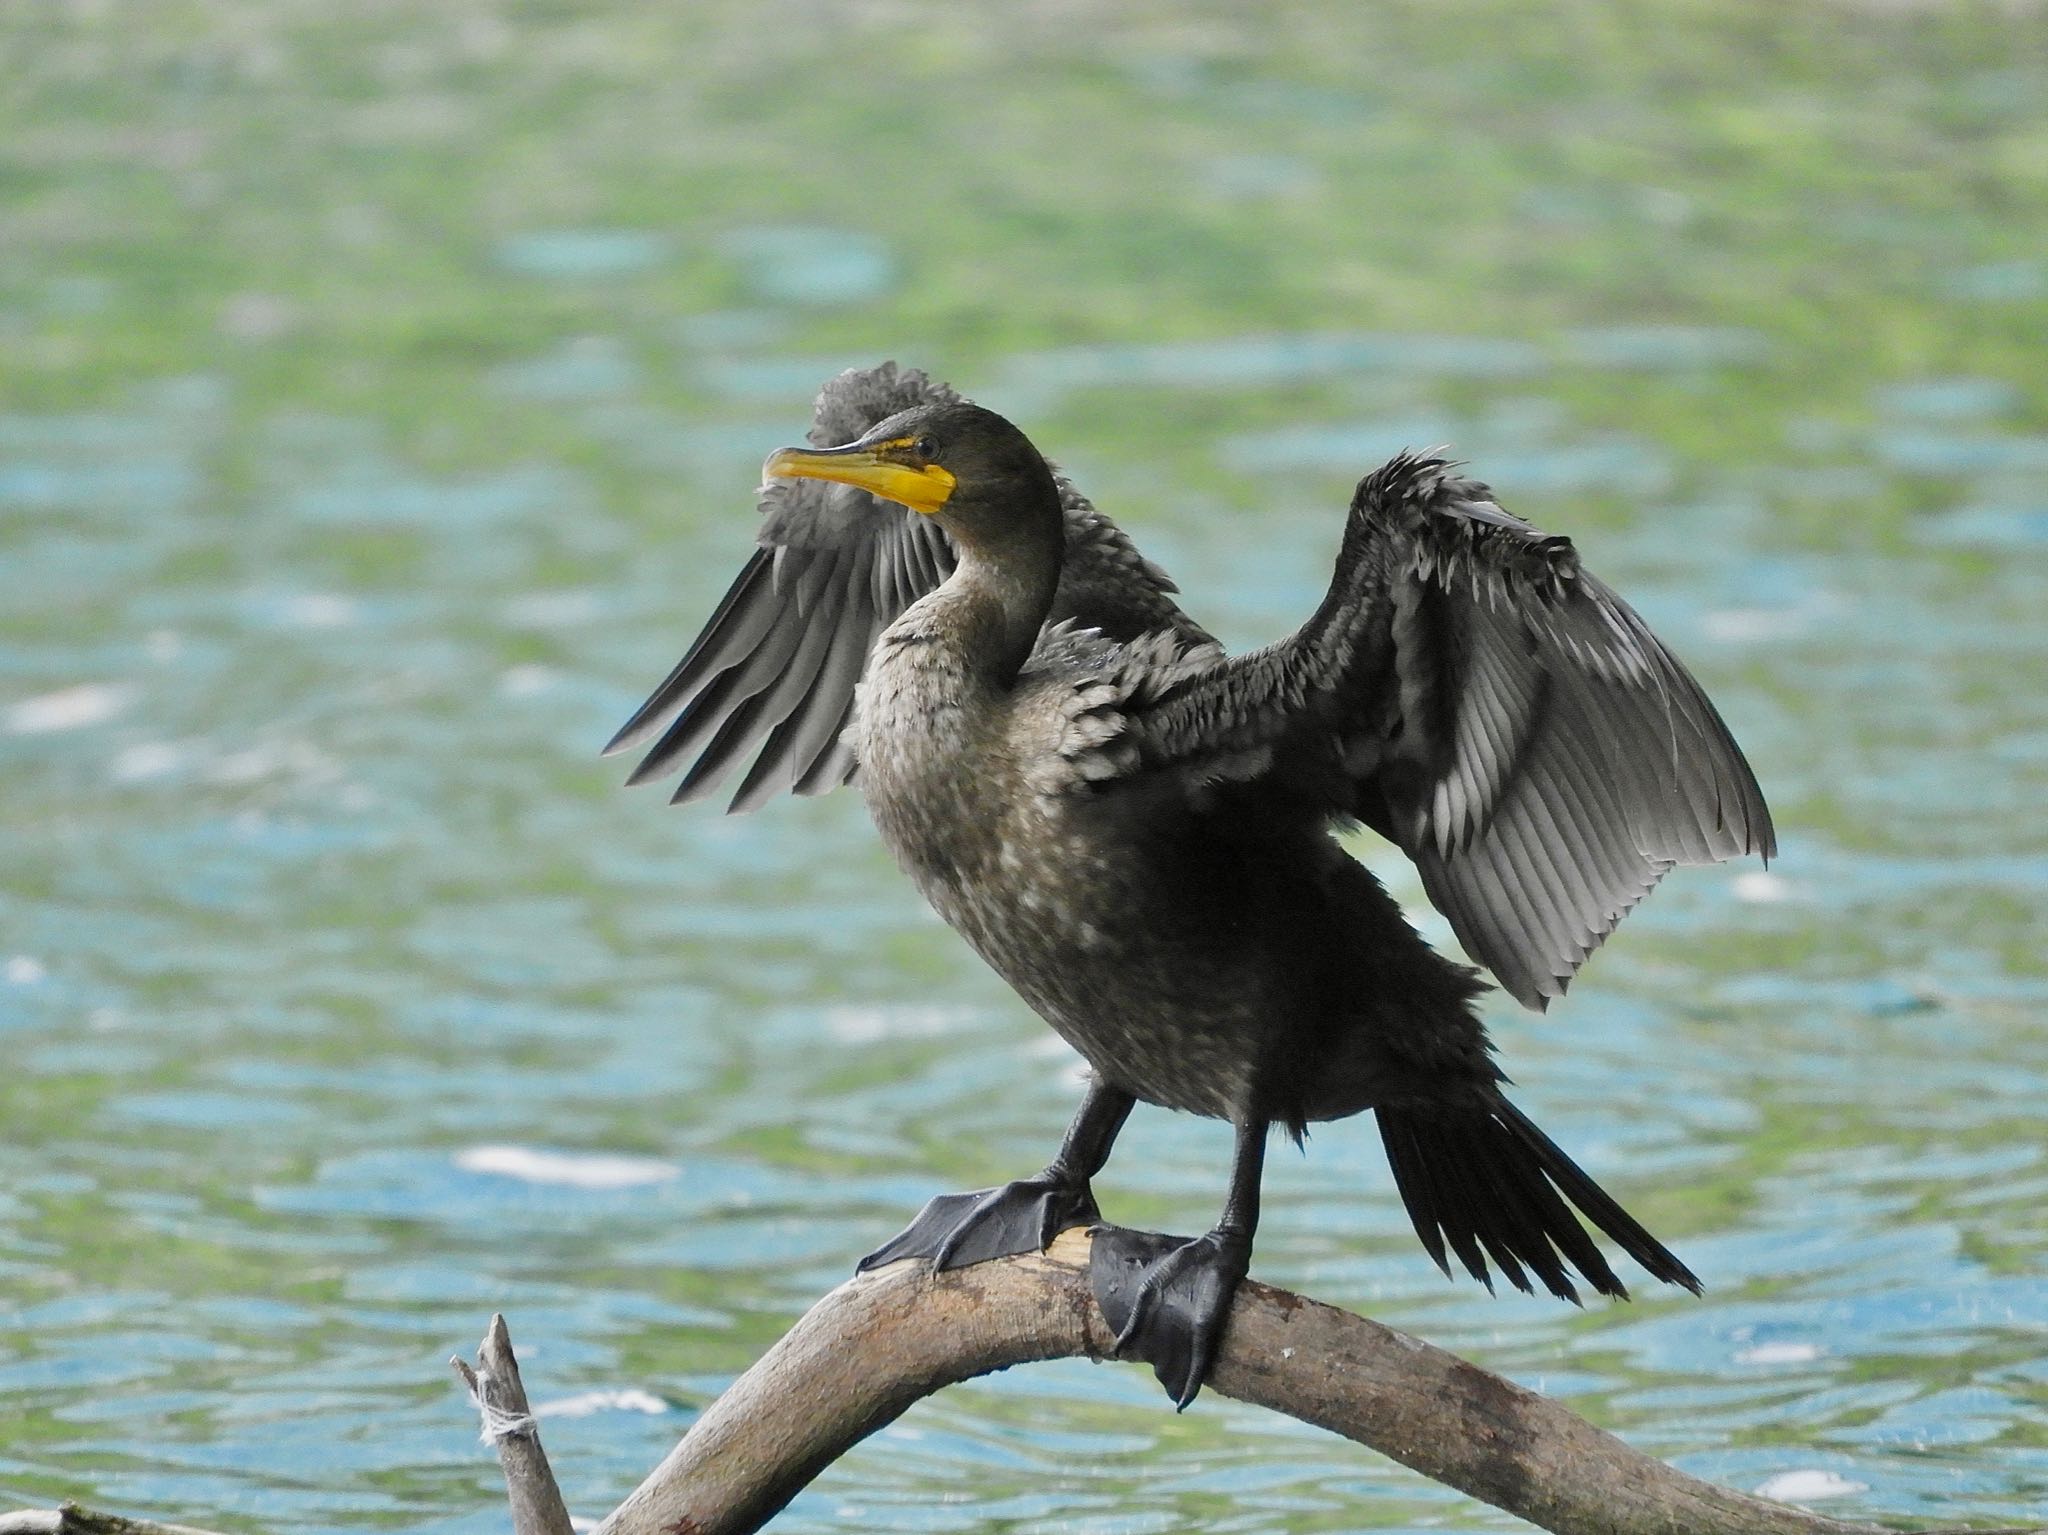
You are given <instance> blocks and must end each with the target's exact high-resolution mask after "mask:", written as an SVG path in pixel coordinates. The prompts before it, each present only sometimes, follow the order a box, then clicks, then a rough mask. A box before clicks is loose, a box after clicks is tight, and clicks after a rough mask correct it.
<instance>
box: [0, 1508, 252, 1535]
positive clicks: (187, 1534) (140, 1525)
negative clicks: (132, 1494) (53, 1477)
mask: <svg viewBox="0 0 2048 1535" xmlns="http://www.w3.org/2000/svg"><path fill="white" fill-rule="evenodd" d="M0 1535H214V1532H213V1531H212V1530H200V1529H194V1528H193V1527H192V1526H191V1525H189V1524H159V1523H158V1522H157V1521H156V1520H154V1519H124V1518H123V1517H122V1516H121V1515H119V1514H102V1513H99V1512H97V1511H96V1510H93V1509H90V1508H80V1507H79V1506H78V1505H77V1504H76V1503H66V1504H65V1505H64V1506H63V1507H62V1508H25V1509H21V1510H20V1511H18V1512H16V1513H11V1514H0Z"/></svg>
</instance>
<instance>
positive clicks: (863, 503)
mask: <svg viewBox="0 0 2048 1535" xmlns="http://www.w3.org/2000/svg"><path fill="white" fill-rule="evenodd" d="M958 398H959V396H958V395H957V394H956V393H954V391H953V390H951V389H950V388H948V387H947V386H946V385H944V384H940V383H934V382H933V381H932V380H930V379H929V378H927V377H926V376H925V375H924V374H923V373H921V372H918V371H916V370H914V369H907V368H906V369H898V368H897V367H896V366H895V364H893V363H883V364H882V365H881V366H880V367H877V368H870V369H853V370H850V371H848V372H846V373H843V374H841V375H839V376H838V377H837V378H834V379H832V380H830V381H829V382H827V383H826V385H825V387H824V389H823V390H822V391H820V393H819V395H818V404H817V415H816V420H815V423H814V424H813V426H812V428H811V433H810V437H811V441H812V442H813V443H815V444H816V445H818V446H820V447H829V446H832V445H834V444H836V443H842V442H850V441H852V440H853V439H854V438H856V437H858V436H860V434H861V433H863V432H865V431H866V430H867V429H868V428H869V427H870V426H873V425H874V424H875V423H876V422H877V421H880V420H882V419H883V418H884V417H887V416H891V415H894V414H895V413H896V412H897V411H900V410H907V409H909V408H910V407H911V406H913V405H919V404H923V403H927V402H930V401H935V400H955V399H958ZM1055 478H1057V479H1058V480H1059V485H1060V492H1061V497H1062V501H1063V503H1064V505H1065V507H1066V518H1067V552H1066V560H1065V563H1064V565H1063V566H1062V568H1061V573H1060V586H1059V591H1058V594H1057V596H1056V597H1055V600H1054V607H1053V613H1052V615H1051V618H1050V619H1049V622H1052V623H1057V622H1059V621H1061V620H1074V621H1076V622H1079V623H1081V624H1083V625H1085V626H1088V627H1092V628H1097V629H1100V630H1102V631H1103V632H1104V633H1105V634H1108V635H1111V636H1113V637H1115V638H1120V639H1134V638H1136V637H1137V636H1138V635H1140V634H1143V633H1147V632H1151V631H1158V630H1166V631H1171V632H1174V633H1178V634H1184V635H1186V636H1187V637H1188V639H1189V640H1190V642H1198V641H1204V640H1207V638H1208V636H1207V635H1206V634H1205V633H1203V631H1202V630H1201V629H1200V628H1199V627H1198V626H1196V625H1195V624H1194V623H1193V621H1192V620H1190V619H1189V618H1187V616H1186V615H1185V614H1183V613H1182V612H1181V611H1180V608H1179V607H1178V605H1176V604H1175V602H1174V601H1173V598H1172V596H1171V593H1172V592H1173V591H1174V590H1175V588H1174V585H1173V583H1172V582H1171V581H1170V580H1168V579H1167V577H1166V574H1165V572H1163V571H1162V570H1160V569H1159V568H1158V567H1157V566H1156V565H1153V564H1152V563H1151V562H1150V561H1148V560H1146V559H1145V558H1144V557H1143V556H1141V555H1140V554H1139V553H1138V552H1137V550H1136V548H1135V547H1133V546H1132V544H1131V541H1130V540H1129V538H1127V537H1126V536H1125V535H1124V533H1123V532H1122V530H1121V529H1119V528H1118V527H1117V526H1116V525H1115V524H1114V523H1113V522H1111V521H1110V520H1109V519H1108V518H1107V517H1105V516H1103V515H1102V514H1101V513H1100V512H1098V511H1096V510H1095V508H1094V507H1093V506H1092V505H1090V504H1089V502H1088V500H1087V498H1086V497H1084V496H1082V495H1081V494H1080V492H1079V491H1077V490H1075V489H1074V488H1073V486H1072V485H1071V484H1069V483H1068V482H1067V480H1066V479H1065V478H1064V477H1063V476H1058V475H1056V476H1055ZM761 512H762V519H761V526H760V531H759V533H758V535H757V538H756V544H757V547H756V549H755V550H754V553H753V555H752V557H751V558H750V559H748V561H747V563H746V565H745V566H744V567H743V568H742V569H741V571H740V573H739V576H738V577H737V578H736V579H735V580H734V582H733V584H732V586H731V588H730V589H729V590H728V591H727V592H726V594H725V597H724V600H723V601H721V602H720V603H719V605H718V607H717V609H716V611H714V612H713V613H712V615H711V618H710V620H709V621H708V622H707V623H706V624H705V626H704V630H703V632H702V633H701V634H699V635H698V636H697V638H696V640H695V642H694V643H693V644H692V645H691V646H690V648H689V650H688V652H687V653H686V654H685V655H684V656H683V659H682V660H681V661H679V662H678V663H677V664H676V667H675V669H674V670H673V671H671V672H670V673H669V674H668V677H667V678H666V679H665V680H664V681H663V682H662V684H661V686H659V687H658V688H656V689H655V690H654V692H653V693H652V694H651V695H650V696H649V697H648V699H647V702H645V703H644V704H642V705H641V706H640V708H639V709H638V710H636V711H635V712H634V714H633V717H632V718H631V719H629V720H628V721H626V723H625V725H624V726H623V727H622V728H621V729H620V731H619V733H618V734H617V735H616V736H614V737H613V738H612V740H611V742H610V744H609V745H607V746H606V747H605V752H606V754H607V755H610V754H611V753H614V752H622V751H629V750H631V749H633V748H634V747H637V746H640V745H642V744H644V743H646V742H647V741H649V740H653V741H654V744H653V746H652V747H651V748H650V749H649V750H648V752H647V755H646V756H645V757H644V758H642V759H641V761H640V764H639V765H638V766H637V767H636V768H634V770H633V773H632V776H631V777H630V778H628V779H627V782H628V783H636V784H637V783H645V782H647V781H648V780H649V779H654V778H660V777H663V776H665V775H667V774H669V773H671V772H673V771H675V770H676V768H677V767H678V766H681V765H683V764H688V766H687V768H686V770H685V771H684V773H683V777H682V781H681V783H680V784H679V785H678V787H677V789H676V791H675V795H674V801H673V802H674V803H683V802H686V801H690V800H697V799H702V798H704V797H706V796H707V795H710V794H712V793H714V792H715V791H716V790H717V789H718V787H719V786H720V785H721V784H722V783H723V782H725V780H726V779H728V778H729V777H731V775H732V774H733V772H734V771H735V770H736V769H737V768H738V767H739V766H740V764H741V763H742V762H745V761H746V760H747V758H748V757H749V756H751V757H752V759H753V760H752V763H751V764H750V765H749V766H748V767H747V770H746V772H745V774H744V775H743V776H742V778H741V779H740V783H739V787H738V789H737V791H736V792H735V793H734V796H733V800H732V803H731V806H730V807H729V808H730V809H732V810H734V811H741V810H752V809H756V808H758V807H759V806H760V805H763V804H765V803H766V802H767V801H768V800H770V799H772V798H774V796H775V795H777V794H778V793H781V792H782V791H784V790H789V791H791V792H794V793H797V794H822V793H824V792H825V791H826V790H828V789H835V788H837V787H838V786H839V785H841V784H843V783H846V782H848V781H850V780H851V779H852V778H853V776H854V774H855V772H856V770H857V764H856V763H855V762H854V759H853V752H852V749H851V747H850V746H849V745H848V744H847V743H846V741H845V740H844V739H843V737H844V735H845V731H846V727H847V725H848V723H849V722H850V720H851V717H852V713H853V695H854V687H855V685H856V684H857V683H858V682H859V681H860V677H861V672H862V670H863V669H864V668H865V667H866V665H867V658H868V652H869V651H870V650H872V649H873V648H874V643H875V641H876V639H877V638H879V637H880V635H881V633H882V631H883V630H884V629H886V628H887V627H888V626H889V625H890V624H891V623H892V622H894V621H895V619H896V618H897V617H898V616H899V615H900V614H901V613H902V612H903V610H904V609H905V608H907V607H909V606H910V605H911V604H912V603H913V602H915V601H916V600H917V599H918V598H920V597H922V596H923V595H924V594H925V593H926V592H929V591H931V590H933V589H934V588H935V587H937V586H938V585H939V583H940V582H942V581H944V580H945V579H946V577H947V576H948V575H950V574H951V573H952V570H953V565H954V554H953V547H952V544H951V542H950V541H949V540H948V539H947V537H946V535H945V534H944V533H943V532H941V531H940V530H939V527H938V525H937V524H936V523H935V522H933V521H932V520H931V519H930V518H928V517H922V516H919V515H918V514H917V513H916V512H913V511H910V510H909V509H907V508H905V507H902V506H898V505H896V504H895V503H893V502H887V501H881V500H878V499H876V498H875V497H873V496H871V495H869V494H868V493H867V492H866V491H863V490H857V489H855V488H854V487H853V486H850V485H839V484H831V483H827V482H825V481H821V480H778V481H776V482H775V483H774V484H773V485H771V486H769V487H768V488H766V489H764V490H763V491H762V493H761ZM657 737H658V739H657Z"/></svg>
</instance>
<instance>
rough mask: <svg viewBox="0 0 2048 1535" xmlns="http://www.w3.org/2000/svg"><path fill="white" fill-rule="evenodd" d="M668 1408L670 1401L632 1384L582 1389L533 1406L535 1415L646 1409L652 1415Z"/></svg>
mask: <svg viewBox="0 0 2048 1535" xmlns="http://www.w3.org/2000/svg"><path fill="white" fill-rule="evenodd" d="M667 1411H668V1403H666V1402H664V1401H663V1400H662V1399H661V1398H660V1397H658V1396H656V1395H655V1394H654V1393H653V1392H651V1391H641V1390H639V1389H638V1388H636V1387H629V1388H627V1389H625V1390H622V1391H579V1392H578V1393H577V1394H576V1395H574V1396H565V1397H558V1398H556V1399H555V1400H554V1401H552V1402H541V1403H539V1404H537V1405H536V1406H535V1407H534V1409H533V1415H534V1416H535V1417H536V1418H588V1417H590V1416H591V1415H592V1414H594V1413H600V1412H644V1413H647V1414H649V1415H650V1416H652V1415H654V1414H656V1413H664V1412H667Z"/></svg>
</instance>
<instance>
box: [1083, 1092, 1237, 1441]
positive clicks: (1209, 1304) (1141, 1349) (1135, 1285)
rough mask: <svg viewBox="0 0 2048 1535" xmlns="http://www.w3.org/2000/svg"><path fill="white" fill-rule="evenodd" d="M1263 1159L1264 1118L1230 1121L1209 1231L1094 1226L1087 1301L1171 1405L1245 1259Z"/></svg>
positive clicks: (1210, 1353)
mask: <svg viewBox="0 0 2048 1535" xmlns="http://www.w3.org/2000/svg"><path fill="white" fill-rule="evenodd" d="M1265 1165H1266V1122H1265V1121H1264V1120H1253V1121H1249V1122H1245V1123H1240V1124H1239V1125H1238V1126H1237V1154H1236V1157H1235V1159H1234V1160H1233V1161H1232V1163H1231V1166H1230V1194H1229V1197H1228V1198H1226V1199H1225V1200H1224V1202H1223V1218H1222V1219H1221V1220H1219V1221H1218V1222H1217V1223H1216V1227H1215V1229H1214V1230H1213V1231H1211V1232H1209V1233H1208V1234H1207V1235H1206V1236H1199V1237H1196V1238H1195V1239H1194V1240H1193V1241H1189V1240H1188V1239H1187V1238H1185V1237H1169V1236H1159V1235H1157V1234H1155V1233H1153V1232H1150V1231H1125V1230H1122V1229H1121V1228H1119V1227H1116V1226H1100V1227H1097V1228H1096V1231H1095V1250H1094V1254H1093V1257H1092V1259H1091V1260H1090V1265H1089V1279H1090V1282H1091V1283H1092V1285H1093V1288H1094V1290H1095V1303H1096V1304H1097V1305H1098V1306H1100V1307H1101V1308H1102V1314H1103V1316H1104V1317H1105V1318H1106V1319H1107V1320H1108V1322H1109V1325H1110V1326H1111V1327H1113V1328H1115V1329H1116V1352H1117V1357H1118V1358H1120V1359H1142V1360H1144V1361H1145V1362H1146V1363H1148V1364H1150V1365H1151V1366H1152V1371H1153V1373H1154V1374H1155V1375H1157V1376H1158V1377H1159V1384H1160V1385H1162V1386H1164V1387H1165V1388H1166V1394H1167V1395H1168V1396H1170V1397H1172V1398H1173V1404H1174V1406H1175V1407H1176V1408H1177V1409H1178V1408H1185V1407H1186V1406H1187V1405H1188V1403H1190V1402H1192V1401H1193V1400H1194V1399H1195V1393H1196V1392H1198V1391H1200V1390H1201V1389H1202V1382H1203V1381H1205V1380H1206V1379H1208V1376H1209V1366H1210V1365H1211V1364H1212V1363H1213V1362H1214V1361H1215V1358H1216V1347H1217V1344H1218V1343H1219V1342H1220V1341H1221V1340H1222V1337H1223V1328H1224V1324H1225V1323H1226V1322H1227V1321H1228V1320H1229V1318H1230V1302H1231V1299H1232V1297H1233V1296H1235V1295H1236V1294H1237V1283H1238V1281H1239V1280H1240V1279H1242V1278H1244V1276H1245V1270H1246V1269H1248V1268H1249V1267H1250V1266H1251V1261H1252V1233H1253V1232H1254V1231H1256V1230H1257V1229H1258V1224H1259V1177H1260V1174H1261V1173H1262V1172H1263V1171H1264V1169H1265Z"/></svg>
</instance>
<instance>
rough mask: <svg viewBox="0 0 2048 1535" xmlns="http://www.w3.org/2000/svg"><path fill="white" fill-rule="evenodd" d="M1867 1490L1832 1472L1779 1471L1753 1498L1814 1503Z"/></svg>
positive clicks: (1767, 1480)
mask: <svg viewBox="0 0 2048 1535" xmlns="http://www.w3.org/2000/svg"><path fill="white" fill-rule="evenodd" d="M1867 1490H1868V1488H1867V1487H1866V1485H1865V1484H1864V1483H1862V1482H1852V1481H1850V1480H1849V1479H1848V1478H1847V1477H1843V1476H1837V1475H1835V1473H1834V1472H1832V1471H1780V1472H1779V1473H1778V1474H1777V1475H1776V1476H1773V1477H1767V1478H1766V1479H1765V1480H1764V1481H1763V1483H1762V1484H1761V1485H1759V1486H1758V1488H1757V1489H1756V1495H1757V1496H1758V1497H1760V1498H1769V1499H1770V1500H1771V1501H1772V1502H1774V1503H1817V1502H1819V1501H1820V1500H1821V1499H1823V1498H1843V1497H1847V1496H1848V1495H1849V1494H1850V1493H1852V1492H1864V1491H1867Z"/></svg>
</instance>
